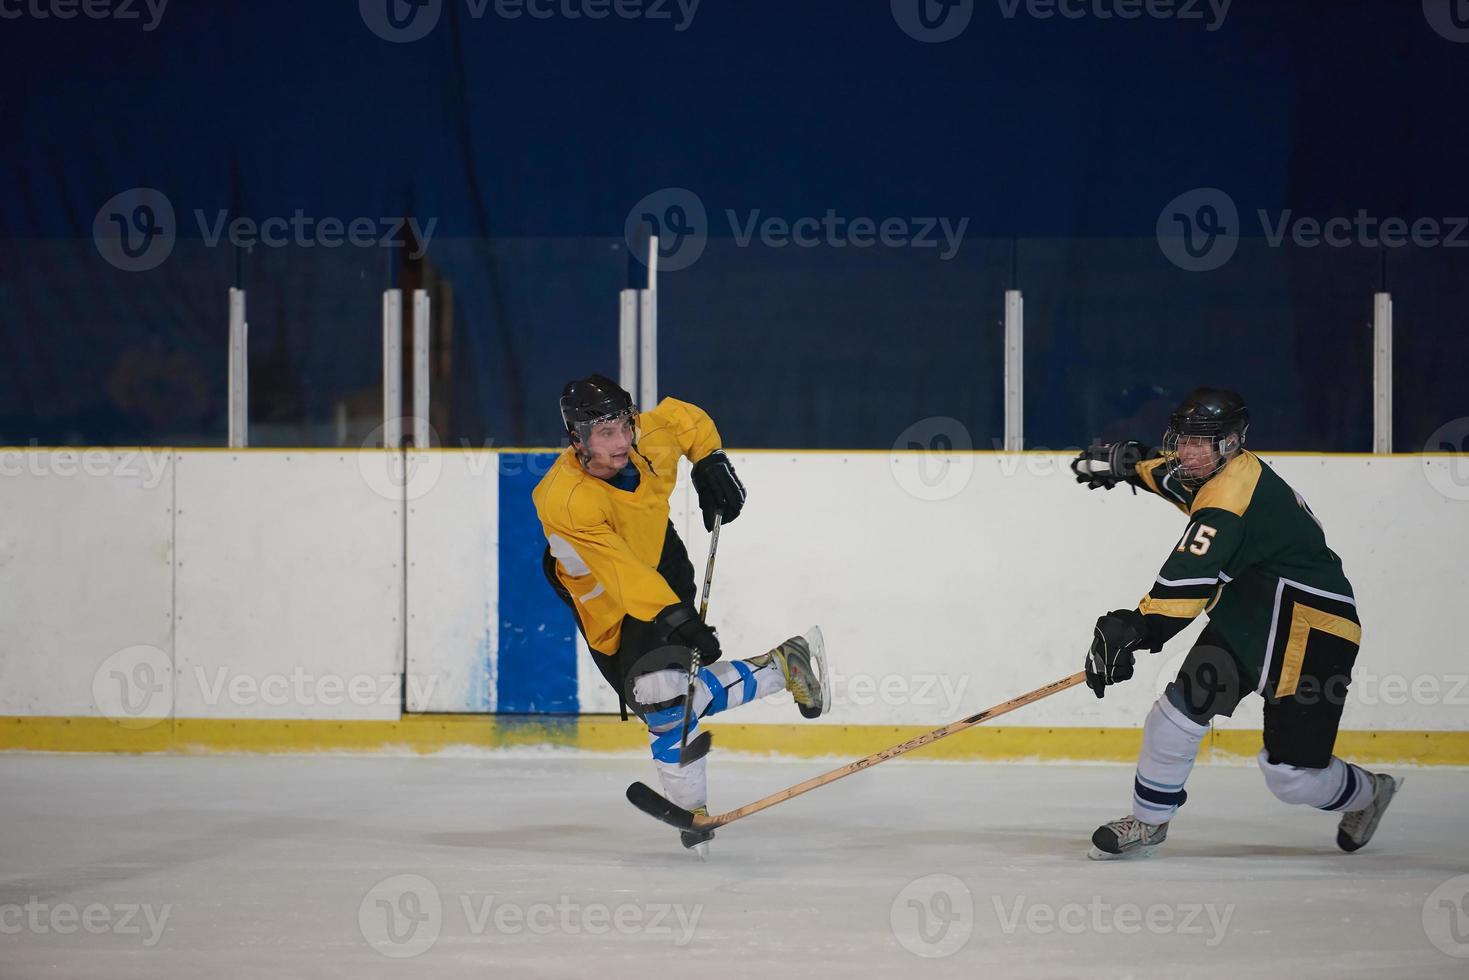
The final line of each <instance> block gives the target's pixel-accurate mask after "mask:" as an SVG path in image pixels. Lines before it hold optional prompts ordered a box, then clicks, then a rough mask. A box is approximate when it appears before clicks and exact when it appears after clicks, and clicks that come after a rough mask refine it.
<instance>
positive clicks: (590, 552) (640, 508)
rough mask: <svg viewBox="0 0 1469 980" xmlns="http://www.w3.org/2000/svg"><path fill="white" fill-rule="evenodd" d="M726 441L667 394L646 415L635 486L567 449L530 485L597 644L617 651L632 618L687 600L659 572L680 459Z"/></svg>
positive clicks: (704, 417) (702, 416) (564, 579)
mask: <svg viewBox="0 0 1469 980" xmlns="http://www.w3.org/2000/svg"><path fill="white" fill-rule="evenodd" d="M719 448H720V443H719V431H718V430H717V429H716V428H715V427H714V421H713V420H712V419H710V418H709V416H708V414H706V413H705V412H704V410H703V409H701V408H699V407H698V406H696V405H690V404H689V403H688V402H681V401H678V400H677V399H675V398H665V399H663V400H662V401H661V402H659V403H658V407H657V408H654V409H653V410H652V411H648V412H643V413H641V414H640V415H639V416H638V418H637V445H636V447H635V448H634V449H633V451H632V453H631V454H629V457H628V458H629V459H630V460H631V462H632V464H633V465H634V466H635V467H637V470H638V485H637V488H636V489H635V490H631V491H628V490H620V489H618V488H617V487H614V486H613V485H612V484H610V483H608V482H607V481H605V480H599V479H598V478H597V477H595V476H592V475H591V474H590V473H588V472H587V471H586V470H585V469H583V468H582V465H581V461H580V460H578V459H577V457H576V450H575V449H574V448H572V447H569V446H568V447H567V448H566V450H565V451H564V452H562V454H561V456H560V457H559V458H558V459H557V460H556V462H555V463H554V464H553V465H552V466H551V471H550V472H549V473H547V474H546V475H545V477H543V478H542V479H541V482H540V483H538V484H537V485H536V488H535V490H533V491H532V492H531V500H532V501H533V502H534V503H535V506H536V514H537V516H539V517H540V519H541V527H542V529H543V530H544V531H545V533H546V542H547V544H548V545H549V547H550V549H551V554H552V556H553V557H554V558H555V559H556V577H557V578H558V579H559V580H560V581H561V584H562V585H563V586H565V587H566V590H567V592H569V593H570V594H571V597H572V599H573V605H574V608H575V609H576V614H577V617H578V618H579V619H580V620H581V625H582V631H583V633H585V635H586V638H587V645H588V646H590V647H591V648H592V649H593V650H596V651H597V652H598V653H605V654H608V655H611V654H614V653H616V652H617V648H618V644H619V643H620V642H621V638H622V618H623V616H624V615H628V616H632V617H633V618H634V619H641V620H644V621H651V620H652V619H653V618H654V617H655V616H657V615H658V613H659V612H661V611H662V610H663V609H664V608H666V607H668V606H671V605H673V604H674V603H676V602H678V601H679V600H678V596H677V595H676V594H674V591H673V589H672V588H671V587H670V586H669V584H668V583H667V582H666V581H665V580H664V579H663V576H662V575H660V574H658V559H659V556H660V555H661V554H662V553H663V541H664V537H665V536H666V534H667V532H668V498H669V496H670V495H671V494H672V493H673V487H674V483H675V482H676V481H677V479H678V459H679V457H680V456H684V457H687V458H688V460H689V461H690V462H692V463H697V462H698V461H699V460H701V459H703V458H704V457H705V456H708V455H709V454H710V453H712V452H714V450H716V449H719Z"/></svg>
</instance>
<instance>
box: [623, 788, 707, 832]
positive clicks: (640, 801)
mask: <svg viewBox="0 0 1469 980" xmlns="http://www.w3.org/2000/svg"><path fill="white" fill-rule="evenodd" d="M627 801H628V802H629V803H631V804H632V805H633V806H635V807H637V808H638V809H639V810H642V811H643V812H644V813H646V814H647V815H648V816H650V817H652V818H653V819H654V820H661V821H663V822H664V823H666V824H668V825H669V826H670V827H677V828H678V829H679V830H690V829H692V828H693V826H694V820H695V819H696V815H695V814H694V813H693V811H691V810H685V809H684V808H683V807H681V806H679V805H677V804H676V803H674V802H673V801H672V800H669V799H668V798H667V797H664V796H660V795H659V794H658V793H657V792H656V791H655V790H653V789H651V788H650V787H649V786H648V785H647V784H646V783H633V784H632V785H631V786H629V787H628V788H627Z"/></svg>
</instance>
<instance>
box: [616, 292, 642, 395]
mask: <svg viewBox="0 0 1469 980" xmlns="http://www.w3.org/2000/svg"><path fill="white" fill-rule="evenodd" d="M617 299H618V311H617V383H618V384H620V385H622V387H623V390H625V391H627V392H629V393H633V394H635V393H636V392H637V390H638V291H637V290H636V289H624V290H623V291H622V292H621V293H619V294H618V297H617Z"/></svg>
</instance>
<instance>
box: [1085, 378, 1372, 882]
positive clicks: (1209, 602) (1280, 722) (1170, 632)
mask: <svg viewBox="0 0 1469 980" xmlns="http://www.w3.org/2000/svg"><path fill="white" fill-rule="evenodd" d="M1249 421H1250V416H1249V410H1248V409H1247V408H1246V406H1245V402H1244V399H1243V398H1241V397H1240V396H1239V395H1237V394H1235V393H1234V392H1232V391H1225V390H1222V389H1214V388H1200V389H1198V390H1197V391H1195V392H1194V393H1193V394H1191V395H1189V397H1188V398H1186V399H1185V400H1184V401H1183V403H1182V404H1181V405H1179V406H1178V408H1177V409H1175V410H1174V412H1173V414H1172V416H1171V417H1170V418H1169V423H1168V430H1167V432H1166V433H1165V434H1164V437H1163V447H1162V449H1161V450H1155V449H1154V450H1150V449H1147V448H1146V447H1144V446H1143V445H1142V444H1141V443H1138V442H1121V443H1116V444H1113V445H1098V446H1092V447H1091V448H1090V449H1087V450H1086V451H1085V452H1083V453H1082V454H1081V455H1080V456H1078V457H1077V458H1076V460H1075V461H1074V462H1073V463H1072V464H1071V467H1072V470H1073V472H1075V473H1076V479H1077V482H1078V483H1083V484H1085V485H1087V486H1088V487H1090V488H1092V489H1096V488H1098V487H1103V488H1106V489H1109V490H1110V489H1111V488H1113V487H1115V486H1116V485H1117V484H1119V483H1126V484H1129V485H1131V486H1132V487H1135V488H1137V489H1140V490H1146V491H1148V492H1149V493H1152V494H1156V495H1157V496H1159V497H1162V498H1163V499H1164V500H1166V501H1168V502H1169V503H1171V504H1173V505H1174V506H1175V507H1177V508H1178V509H1179V510H1180V511H1182V512H1183V513H1184V514H1185V515H1187V518H1188V523H1187V525H1186V527H1185V529H1184V532H1183V535H1182V537H1180V538H1179V539H1178V541H1177V543H1176V545H1175V546H1174V547H1173V550H1172V551H1171V552H1170V553H1169V555H1168V560H1167V561H1166V562H1165V563H1164V564H1163V568H1162V571H1161V572H1159V574H1158V577H1157V579H1156V580H1155V581H1154V582H1153V585H1152V587H1151V588H1149V589H1148V592H1147V594H1146V595H1145V596H1143V598H1142V601H1141V602H1140V603H1138V606H1137V608H1136V609H1119V610H1116V611H1114V612H1110V613H1108V614H1106V615H1105V616H1102V617H1101V618H1099V619H1098V620H1097V622H1096V626H1095V629H1094V630H1093V636H1092V641H1091V649H1090V650H1089V652H1088V654H1087V661H1086V674H1087V684H1088V685H1089V686H1090V687H1091V689H1092V690H1093V691H1094V692H1095V693H1096V695H1097V697H1099V698H1100V697H1102V696H1103V694H1104V693H1105V692H1106V689H1107V687H1108V685H1111V684H1116V683H1118V682H1120V681H1125V680H1127V679H1128V678H1130V677H1132V673H1133V652H1134V651H1136V650H1139V649H1143V650H1148V651H1151V652H1153V653H1156V652H1158V651H1159V650H1161V649H1162V648H1163V645H1164V644H1165V643H1167V642H1168V640H1169V639H1170V638H1172V637H1173V636H1174V635H1176V634H1177V633H1178V632H1179V631H1180V630H1182V629H1183V628H1184V627H1185V626H1187V625H1188V624H1189V623H1190V622H1192V621H1193V620H1194V618H1195V617H1197V616H1198V615H1199V614H1200V613H1206V614H1207V615H1208V617H1209V622H1208V625H1207V626H1206V627H1205V629H1204V631H1203V632H1202V633H1201V634H1200V635H1199V638H1198V641H1197V642H1196V643H1195V644H1194V646H1193V648H1192V649H1191V650H1190V651H1189V654H1188V656H1187V657H1186V658H1185V661H1184V664H1183V667H1182V668H1181V669H1180V670H1179V673H1178V676H1177V678H1176V679H1174V680H1173V681H1171V682H1170V683H1169V684H1168V687H1167V688H1166V689H1165V691H1164V693H1163V694H1162V695H1161V696H1160V697H1159V698H1158V700H1157V702H1156V703H1155V704H1154V705H1153V708H1152V710H1151V711H1150V712H1149V713H1148V717H1147V720H1146V721H1145V722H1144V725H1143V746H1142V751H1141V752H1140V753H1139V756H1138V764H1137V774H1136V778H1135V780H1134V783H1133V798H1132V803H1133V807H1132V813H1131V814H1130V815H1129V816H1125V817H1122V818H1121V819H1118V820H1114V821H1112V822H1110V823H1107V824H1103V825H1102V826H1101V827H1098V828H1097V830H1096V833H1094V834H1093V835H1092V845H1093V846H1092V849H1091V852H1090V856H1091V857H1093V858H1096V859H1099V860H1109V859H1113V858H1118V857H1129V856H1134V855H1146V854H1150V853H1152V852H1153V851H1154V850H1156V849H1157V846H1158V845H1159V844H1161V843H1162V842H1163V840H1164V838H1165V837H1166V836H1167V834H1168V824H1169V821H1171V820H1172V819H1173V817H1174V815H1175V814H1176V813H1177V812H1178V808H1179V807H1180V806H1182V805H1183V803H1184V801H1185V800H1186V799H1187V793H1186V792H1185V791H1184V784H1185V783H1186V782H1187V780H1188V776H1189V772H1190V771H1191V770H1192V769H1193V765H1194V757H1195V756H1196V754H1197V752H1198V748H1199V744H1200V742H1201V741H1202V740H1203V737H1204V734H1205V733H1206V732H1207V731H1208V726H1209V720H1210V719H1211V718H1213V717H1215V716H1218V715H1225V716H1227V715H1230V714H1232V713H1233V712H1234V708H1235V706H1236V705H1237V704H1239V702H1240V700H1241V699H1242V698H1244V697H1245V696H1247V695H1248V694H1250V693H1251V692H1253V693H1257V694H1259V695H1261V696H1262V697H1263V698H1264V699H1265V732H1264V747H1263V748H1262V749H1261V750H1260V754H1259V756H1258V761H1259V764H1260V770H1261V771H1262V772H1263V773H1264V775H1265V782H1266V784H1267V785H1268V786H1269V787H1270V790H1271V792H1273V793H1274V794H1275V795H1276V797H1277V798H1279V799H1280V800H1282V801H1283V802H1286V803H1298V804H1305V805H1308V806H1314V807H1316V808H1318V809H1321V810H1330V811H1334V812H1338V813H1341V815H1342V816H1341V821H1340V823H1339V825H1338V829H1337V844H1338V846H1340V847H1341V849H1342V850H1344V851H1355V850H1357V849H1359V848H1360V847H1362V846H1363V845H1365V844H1366V843H1367V842H1368V840H1370V839H1371V837H1372V834H1373V833H1374V832H1375V831H1376V829H1377V825H1378V822H1379V821H1380V820H1381V818H1382V814H1383V811H1384V810H1386V809H1387V805H1388V803H1389V802H1391V800H1392V798H1393V794H1394V793H1395V792H1396V791H1397V788H1398V786H1399V785H1400V783H1401V780H1399V779H1396V778H1394V777H1392V776H1389V775H1386V774H1383V773H1370V772H1368V771H1366V770H1365V769H1362V768H1361V767H1360V766H1355V765H1352V764H1351V763H1348V762H1345V761H1343V760H1342V759H1339V758H1337V757H1336V756H1335V755H1333V754H1332V750H1333V748H1334V747H1335V744H1336V732H1337V725H1338V724H1339V723H1340V721H1341V713H1342V707H1343V704H1344V702H1345V700H1346V692H1347V687H1348V685H1349V684H1350V683H1351V673H1352V664H1353V663H1354V662H1355V660H1356V659H1357V649H1358V646H1359V644H1360V643H1361V638H1362V627H1361V625H1360V624H1361V621H1360V620H1359V619H1358V617H1357V601H1356V598H1355V596H1354V595H1353V593H1352V586H1351V583H1350V582H1348V581H1347V577H1346V575H1345V573H1344V572H1343V571H1342V564H1341V559H1340V558H1338V557H1337V556H1336V554H1335V552H1333V551H1332V550H1331V549H1330V548H1329V547H1327V544H1326V535H1325V532H1324V531H1323V529H1322V526H1321V522H1320V521H1318V520H1317V519H1316V517H1315V515H1314V514H1312V513H1311V509H1310V507H1308V506H1307V505H1306V501H1305V500H1304V499H1303V498H1302V497H1301V495H1300V494H1298V493H1296V492H1295V491H1294V490H1292V489H1291V487H1290V486H1289V485H1287V484H1286V482H1285V481H1284V480H1282V479H1281V478H1280V477H1279V476H1277V475H1276V473H1275V471H1274V470H1272V469H1271V468H1270V467H1269V466H1267V465H1266V464H1265V463H1264V462H1262V461H1261V459H1260V457H1258V456H1256V455H1255V454H1254V453H1252V452H1250V451H1249V450H1247V449H1245V435H1246V432H1247V430H1248V429H1249Z"/></svg>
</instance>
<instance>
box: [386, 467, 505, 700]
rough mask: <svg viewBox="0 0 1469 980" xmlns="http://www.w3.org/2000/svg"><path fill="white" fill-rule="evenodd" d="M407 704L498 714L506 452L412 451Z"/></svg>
mask: <svg viewBox="0 0 1469 980" xmlns="http://www.w3.org/2000/svg"><path fill="white" fill-rule="evenodd" d="M409 456H410V457H412V462H414V463H415V465H416V466H417V467H419V469H418V470H416V471H415V472H414V474H413V476H412V477H411V478H410V479H409V480H408V481H407V482H406V487H407V493H408V496H409V500H408V710H410V711H448V712H493V711H494V710H495V665H496V663H497V661H498V656H499V641H500V601H499V600H500V562H499V547H500V521H499V515H500V480H499V465H498V464H499V458H500V454H499V453H494V452H468V451H466V452H435V453H410V454H409Z"/></svg>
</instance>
